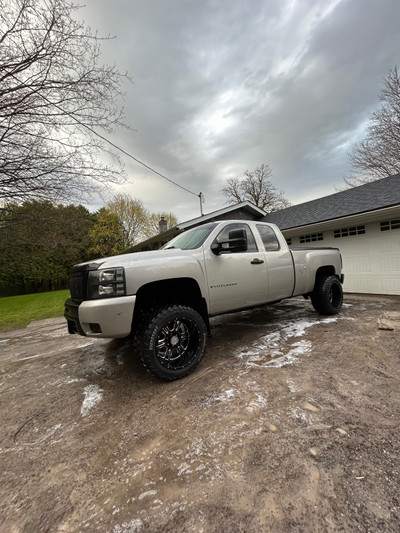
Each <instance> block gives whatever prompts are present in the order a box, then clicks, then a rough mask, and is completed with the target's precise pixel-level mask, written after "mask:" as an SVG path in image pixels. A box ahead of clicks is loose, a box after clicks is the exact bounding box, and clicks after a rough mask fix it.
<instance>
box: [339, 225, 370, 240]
mask: <svg viewBox="0 0 400 533" xmlns="http://www.w3.org/2000/svg"><path fill="white" fill-rule="evenodd" d="M364 234H365V226H352V227H351V228H342V229H335V230H334V231H333V236H334V237H335V239H339V238H340V237H351V236H353V235H364Z"/></svg>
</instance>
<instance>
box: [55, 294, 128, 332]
mask: <svg viewBox="0 0 400 533" xmlns="http://www.w3.org/2000/svg"><path fill="white" fill-rule="evenodd" d="M135 301H136V296H119V297H117V298H106V299H104V300H86V301H84V302H81V303H78V302H76V301H75V300H72V298H68V300H67V301H66V302H65V311H64V317H65V318H66V320H67V323H68V331H69V333H78V334H79V335H84V336H85V337H103V338H110V339H118V338H122V337H127V336H128V335H129V334H130V333H131V330H132V319H133V310H134V308H135Z"/></svg>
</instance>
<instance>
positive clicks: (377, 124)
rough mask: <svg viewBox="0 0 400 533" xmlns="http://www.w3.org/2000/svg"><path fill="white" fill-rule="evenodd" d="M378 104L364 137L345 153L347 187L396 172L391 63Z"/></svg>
mask: <svg viewBox="0 0 400 533" xmlns="http://www.w3.org/2000/svg"><path fill="white" fill-rule="evenodd" d="M379 100H380V102H381V104H380V106H379V107H378V109H376V111H374V112H373V113H371V115H370V122H369V125H368V128H367V132H366V135H365V138H364V140H362V141H361V142H360V143H358V144H356V145H355V146H354V148H353V149H352V151H351V152H350V153H349V161H350V165H351V174H350V176H349V177H347V178H345V182H346V184H347V185H348V186H349V187H356V186H357V185H362V184H363V183H368V182H370V181H375V180H378V179H381V178H385V177H387V176H391V175H393V174H397V173H399V172H400V72H399V69H398V67H397V66H395V67H394V68H393V69H392V70H391V71H390V72H389V74H388V76H387V78H386V79H385V83H384V87H383V90H382V92H381V94H380V98H379Z"/></svg>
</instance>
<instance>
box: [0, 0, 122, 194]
mask: <svg viewBox="0 0 400 533" xmlns="http://www.w3.org/2000/svg"><path fill="white" fill-rule="evenodd" d="M76 9H77V6H75V5H73V4H71V3H69V2H68V1H67V0H12V1H11V2H10V0H0V200H5V201H10V200H13V201H20V200H27V199H30V198H53V199H58V200H59V199H65V198H70V197H77V198H82V197H84V196H85V194H88V193H89V192H91V191H93V187H95V186H96V185H97V186H98V185H99V184H106V183H108V182H118V181H120V180H121V169H120V168H119V167H120V164H119V160H118V157H117V156H116V155H115V154H114V157H115V158H116V159H114V160H112V161H110V163H102V162H101V158H100V157H99V154H100V152H102V153H104V150H105V149H107V145H105V143H104V141H103V140H102V139H101V138H100V137H99V136H98V135H97V134H99V133H100V132H103V134H104V132H110V131H113V130H114V128H116V127H119V126H122V125H123V116H122V110H121V109H120V107H119V106H118V103H117V102H118V97H119V96H120V95H121V86H122V81H123V78H125V77H126V76H124V75H121V74H120V73H119V72H118V71H117V70H116V68H115V66H104V65H101V64H99V58H100V50H99V44H100V41H101V39H100V38H99V37H98V36H97V35H92V34H91V32H90V30H89V29H88V28H86V27H85V26H84V24H83V23H81V22H78V21H77V20H75V19H74V18H73V15H74V12H75V10H76ZM96 133H97V134H96ZM107 151H108V150H107ZM108 153H111V152H110V151H108Z"/></svg>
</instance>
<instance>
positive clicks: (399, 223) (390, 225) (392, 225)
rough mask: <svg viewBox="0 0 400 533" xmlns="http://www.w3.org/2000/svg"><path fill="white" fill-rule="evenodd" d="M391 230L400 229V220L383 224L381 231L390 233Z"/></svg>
mask: <svg viewBox="0 0 400 533" xmlns="http://www.w3.org/2000/svg"><path fill="white" fill-rule="evenodd" d="M391 229H400V220H387V221H386V222H381V231H389V230H391Z"/></svg>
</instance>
